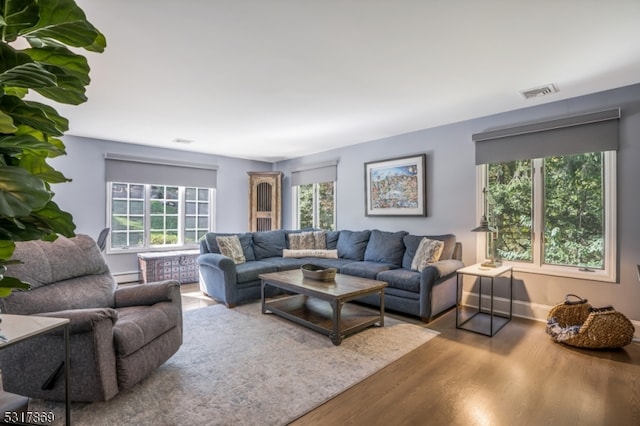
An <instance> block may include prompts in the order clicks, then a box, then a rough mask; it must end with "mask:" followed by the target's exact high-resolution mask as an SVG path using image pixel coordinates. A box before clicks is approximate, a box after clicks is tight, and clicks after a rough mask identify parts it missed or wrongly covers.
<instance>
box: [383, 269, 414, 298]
mask: <svg viewBox="0 0 640 426" xmlns="http://www.w3.org/2000/svg"><path fill="white" fill-rule="evenodd" d="M377 279H379V280H380V281H386V282H387V286H388V287H389V288H397V289H400V290H406V291H410V292H412V293H418V292H420V272H417V271H410V270H408V269H392V270H389V271H382V272H380V273H379V274H378V277H377Z"/></svg>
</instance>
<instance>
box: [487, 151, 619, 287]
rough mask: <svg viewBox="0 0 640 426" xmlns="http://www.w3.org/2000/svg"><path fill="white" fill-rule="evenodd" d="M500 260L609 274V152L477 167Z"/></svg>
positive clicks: (549, 270) (611, 248) (612, 159)
mask: <svg viewBox="0 0 640 426" xmlns="http://www.w3.org/2000/svg"><path fill="white" fill-rule="evenodd" d="M483 169H484V170H483V174H484V181H485V182H486V187H487V192H488V198H489V200H488V201H489V202H488V206H489V211H488V214H489V218H490V221H491V223H492V224H493V225H494V226H496V227H497V228H498V232H497V234H496V235H495V236H494V238H496V250H497V254H498V257H499V258H501V259H503V260H504V261H512V262H517V263H514V265H517V264H519V265H522V266H523V267H524V268H525V269H526V268H535V269H538V270H542V271H544V272H545V273H554V272H559V273H560V275H571V274H575V273H587V274H588V273H591V274H592V275H594V274H595V275H598V276H600V277H603V278H604V279H606V280H610V279H612V277H614V276H615V152H614V151H607V152H592V153H584V154H576V155H566V156H554V157H547V158H540V159H533V160H521V161H511V162H505V163H494V164H489V165H485V166H483Z"/></svg>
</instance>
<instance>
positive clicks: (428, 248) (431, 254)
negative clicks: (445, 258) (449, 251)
mask: <svg viewBox="0 0 640 426" xmlns="http://www.w3.org/2000/svg"><path fill="white" fill-rule="evenodd" d="M443 248H444V243H443V242H442V241H439V240H430V239H429V238H423V239H422V241H420V245H419V246H418V249H417V250H416V255H415V256H413V260H412V261H411V269H413V270H415V271H420V272H422V270H423V269H424V268H426V267H427V266H429V264H430V263H435V262H437V261H438V259H440V255H441V254H442V249H443Z"/></svg>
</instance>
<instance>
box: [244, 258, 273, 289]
mask: <svg viewBox="0 0 640 426" xmlns="http://www.w3.org/2000/svg"><path fill="white" fill-rule="evenodd" d="M269 272H278V267H277V266H276V265H274V264H272V263H267V262H260V261H257V262H246V263H241V264H238V265H236V280H237V282H238V284H242V283H246V282H251V281H257V280H259V279H260V278H258V275H260V274H268V273H269Z"/></svg>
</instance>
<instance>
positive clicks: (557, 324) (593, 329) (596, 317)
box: [547, 294, 635, 349]
mask: <svg viewBox="0 0 640 426" xmlns="http://www.w3.org/2000/svg"><path fill="white" fill-rule="evenodd" d="M570 297H574V298H576V299H578V300H576V301H572V300H570ZM634 332H635V328H634V327H633V324H632V323H631V321H629V319H628V318H627V317H625V316H624V315H623V314H621V313H620V312H618V311H616V310H615V309H613V307H611V306H607V307H604V308H593V307H592V306H591V305H590V304H588V303H587V300H586V299H581V298H580V297H578V296H576V295H574V294H568V295H567V297H566V298H565V302H564V303H560V304H558V305H556V306H554V307H553V308H552V309H551V311H549V316H548V318H547V334H549V335H550V336H551V337H552V338H553V340H554V341H556V342H561V343H565V344H567V345H571V346H576V347H579V348H590V349H611V348H621V347H623V346H626V345H628V344H629V343H631V341H632V340H633V334H634Z"/></svg>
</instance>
